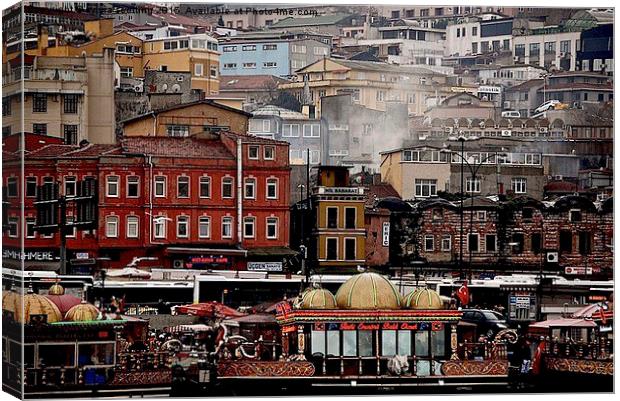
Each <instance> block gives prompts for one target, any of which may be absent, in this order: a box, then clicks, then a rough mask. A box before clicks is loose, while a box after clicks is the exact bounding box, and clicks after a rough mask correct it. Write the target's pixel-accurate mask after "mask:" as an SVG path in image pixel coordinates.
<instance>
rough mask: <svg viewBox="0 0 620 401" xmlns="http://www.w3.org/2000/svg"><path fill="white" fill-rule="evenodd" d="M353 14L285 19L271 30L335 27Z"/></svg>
mask: <svg viewBox="0 0 620 401" xmlns="http://www.w3.org/2000/svg"><path fill="white" fill-rule="evenodd" d="M350 16H351V14H342V13H336V14H327V15H319V16H317V17H309V18H293V17H289V18H285V19H281V20H280V21H278V22H276V23H275V24H273V25H271V26H270V27H269V28H270V29H279V28H289V27H301V26H317V25H334V24H337V23H338V22H340V21H342V20H343V19H345V18H347V17H350Z"/></svg>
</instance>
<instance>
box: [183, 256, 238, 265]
mask: <svg viewBox="0 0 620 401" xmlns="http://www.w3.org/2000/svg"><path fill="white" fill-rule="evenodd" d="M228 262H229V260H228V257H226V256H206V257H205V256H198V257H192V258H190V263H191V264H192V265H201V264H203V265H206V264H210V263H228Z"/></svg>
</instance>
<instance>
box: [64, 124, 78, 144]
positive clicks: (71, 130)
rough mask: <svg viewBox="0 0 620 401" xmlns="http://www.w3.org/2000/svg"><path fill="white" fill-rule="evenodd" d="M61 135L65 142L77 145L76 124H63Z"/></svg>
mask: <svg viewBox="0 0 620 401" xmlns="http://www.w3.org/2000/svg"><path fill="white" fill-rule="evenodd" d="M63 136H64V139H65V144H67V145H77V142H78V126H77V125H66V124H65V125H63Z"/></svg>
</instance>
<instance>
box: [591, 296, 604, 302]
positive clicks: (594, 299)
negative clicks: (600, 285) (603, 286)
mask: <svg viewBox="0 0 620 401" xmlns="http://www.w3.org/2000/svg"><path fill="white" fill-rule="evenodd" d="M588 301H590V302H605V301H607V297H606V296H605V295H588Z"/></svg>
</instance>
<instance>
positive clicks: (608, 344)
mask: <svg viewBox="0 0 620 401" xmlns="http://www.w3.org/2000/svg"><path fill="white" fill-rule="evenodd" d="M545 354H546V355H547V356H550V357H555V358H569V359H594V360H612V359H613V342H612V341H611V340H602V341H588V342H586V341H583V340H578V341H573V340H570V339H562V340H560V339H557V340H555V339H554V340H550V341H547V342H546V343H545Z"/></svg>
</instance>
